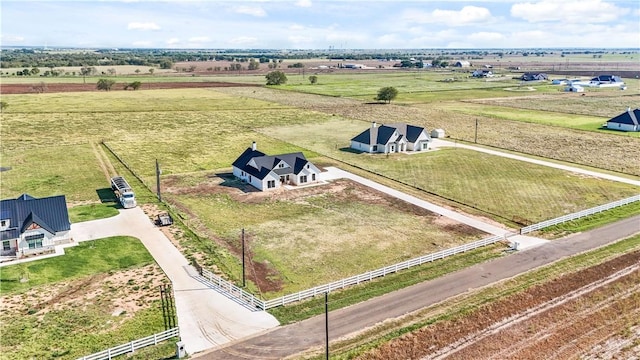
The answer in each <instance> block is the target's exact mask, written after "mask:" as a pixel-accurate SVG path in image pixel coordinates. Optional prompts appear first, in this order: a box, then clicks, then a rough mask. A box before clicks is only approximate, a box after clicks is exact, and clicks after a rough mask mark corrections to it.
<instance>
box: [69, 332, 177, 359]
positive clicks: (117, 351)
mask: <svg viewBox="0 0 640 360" xmlns="http://www.w3.org/2000/svg"><path fill="white" fill-rule="evenodd" d="M175 337H180V329H179V328H177V327H174V328H172V329H169V330H165V331H163V332H160V333H157V334H153V335H151V336H147V337H145V338H142V339H138V340H134V341H132V342H129V343H126V344H122V345H118V346H115V347H112V348H110V349H107V350H103V351H100V352H97V353H94V354H91V355H87V356H83V357H81V358H78V360H110V359H112V358H113V357H116V356H120V355H123V354H127V353H130V352H134V351H135V350H138V349H142V348H144V347H147V346H151V345H157V344H158V343H160V342H162V341H165V340H169V339H171V338H175Z"/></svg>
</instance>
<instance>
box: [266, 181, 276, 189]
mask: <svg viewBox="0 0 640 360" xmlns="http://www.w3.org/2000/svg"><path fill="white" fill-rule="evenodd" d="M274 187H276V181H275V180H269V181H267V189H273V188H274Z"/></svg>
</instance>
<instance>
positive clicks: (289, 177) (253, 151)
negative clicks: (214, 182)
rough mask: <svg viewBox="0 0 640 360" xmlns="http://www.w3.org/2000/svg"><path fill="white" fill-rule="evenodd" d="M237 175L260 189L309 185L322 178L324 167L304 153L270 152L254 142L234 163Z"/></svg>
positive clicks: (234, 173)
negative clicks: (269, 153) (307, 157)
mask: <svg viewBox="0 0 640 360" xmlns="http://www.w3.org/2000/svg"><path fill="white" fill-rule="evenodd" d="M232 166H233V175H235V177H237V178H238V179H240V180H242V181H244V182H246V183H248V184H251V185H252V186H254V187H255V188H257V189H258V190H260V191H266V190H275V189H278V188H280V187H282V186H283V185H298V186H299V185H306V184H310V183H314V182H317V181H319V177H318V174H320V169H318V167H316V166H315V165H314V164H312V163H311V162H310V161H308V160H307V159H306V158H305V157H304V155H303V154H302V153H301V152H297V153H290V154H280V155H272V156H271V155H266V154H264V153H263V152H261V151H258V150H257V148H256V143H255V142H253V144H252V145H251V147H250V148H247V149H246V150H245V151H244V152H243V153H242V154H241V155H240V156H239V157H238V158H237V159H236V160H235V161H234V162H233V164H232Z"/></svg>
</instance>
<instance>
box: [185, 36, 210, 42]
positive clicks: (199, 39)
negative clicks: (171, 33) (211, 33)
mask: <svg viewBox="0 0 640 360" xmlns="http://www.w3.org/2000/svg"><path fill="white" fill-rule="evenodd" d="M209 41H211V39H210V38H209V37H208V36H194V37H191V38H189V42H192V43H204V42H209Z"/></svg>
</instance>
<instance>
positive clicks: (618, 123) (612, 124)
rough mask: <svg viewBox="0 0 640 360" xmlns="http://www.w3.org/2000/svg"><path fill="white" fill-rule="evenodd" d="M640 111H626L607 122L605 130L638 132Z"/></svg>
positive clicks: (639, 129)
mask: <svg viewBox="0 0 640 360" xmlns="http://www.w3.org/2000/svg"><path fill="white" fill-rule="evenodd" d="M639 120H640V109H635V110H631V108H628V109H627V111H625V112H623V113H622V114H620V115H618V116H616V117H614V118H612V119H611V120H608V121H607V129H611V130H620V131H640V122H639Z"/></svg>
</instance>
